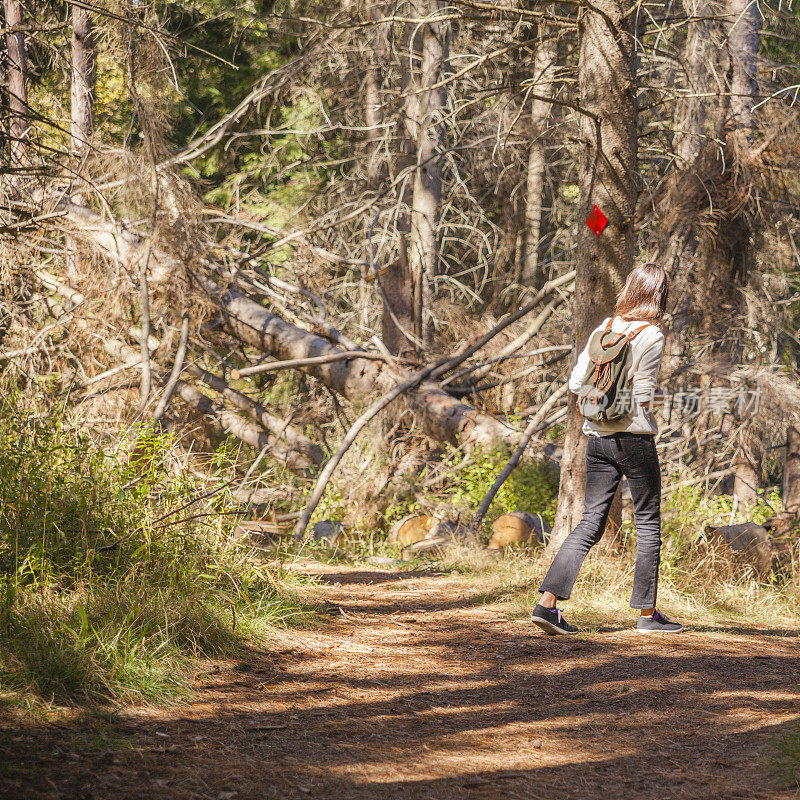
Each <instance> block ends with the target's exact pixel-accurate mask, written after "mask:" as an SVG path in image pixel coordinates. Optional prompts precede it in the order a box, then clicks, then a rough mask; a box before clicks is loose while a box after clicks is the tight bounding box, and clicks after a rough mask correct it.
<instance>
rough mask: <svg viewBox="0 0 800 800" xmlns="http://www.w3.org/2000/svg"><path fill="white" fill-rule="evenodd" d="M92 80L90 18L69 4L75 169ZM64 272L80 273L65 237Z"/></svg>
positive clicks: (83, 146) (83, 145) (90, 118)
mask: <svg viewBox="0 0 800 800" xmlns="http://www.w3.org/2000/svg"><path fill="white" fill-rule="evenodd" d="M94 81H95V51H94V33H93V30H92V18H91V15H90V14H89V12H88V11H87V10H86V9H85V8H80V7H79V6H72V74H71V81H70V99H71V107H70V116H71V127H70V133H71V136H72V142H71V150H72V155H73V156H74V158H75V161H76V162H77V164H76V166H75V170H76V172H79V171H80V169H81V162H82V161H83V159H84V158H85V157H86V154H87V153H88V151H89V142H90V141H91V138H92V134H93V132H94ZM73 199H74V200H75V202H78V203H85V200H84V198H83V197H82V196H81V194H80V193H73ZM66 250H67V275H68V277H69V280H70V281H71V282H72V283H75V282H77V280H78V279H79V278H80V275H81V271H82V270H81V258H80V255H79V252H78V241H77V240H76V239H75V238H74V237H72V236H69V235H68V236H67V237H66Z"/></svg>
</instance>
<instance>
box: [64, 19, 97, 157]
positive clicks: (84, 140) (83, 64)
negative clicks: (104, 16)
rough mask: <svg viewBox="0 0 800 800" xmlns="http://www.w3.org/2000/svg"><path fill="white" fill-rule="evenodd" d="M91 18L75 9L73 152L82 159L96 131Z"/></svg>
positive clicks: (72, 110) (73, 21) (72, 98)
mask: <svg viewBox="0 0 800 800" xmlns="http://www.w3.org/2000/svg"><path fill="white" fill-rule="evenodd" d="M92 27H93V26H92V18H91V15H90V14H89V12H88V11H87V10H86V9H85V8H80V7H78V6H72V80H71V92H70V94H71V101H72V103H71V118H72V125H71V128H70V132H71V134H72V153H73V155H75V156H76V157H77V158H82V157H83V156H84V154H85V153H86V151H87V150H88V148H89V141H90V139H91V138H92V133H93V131H94V78H95V53H94V33H93V30H92Z"/></svg>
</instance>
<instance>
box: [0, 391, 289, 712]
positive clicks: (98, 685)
mask: <svg viewBox="0 0 800 800" xmlns="http://www.w3.org/2000/svg"><path fill="white" fill-rule="evenodd" d="M168 450H169V441H168V440H166V439H164V438H162V437H159V436H155V435H153V434H152V433H149V434H142V435H141V436H140V437H139V440H138V441H137V442H136V447H135V449H134V450H133V452H134V453H135V456H131V457H129V456H128V455H127V451H124V452H118V453H112V452H106V451H104V450H102V449H101V448H99V447H98V446H97V445H96V444H94V443H93V442H92V441H91V440H90V439H89V438H88V437H87V436H86V435H84V434H81V433H80V432H78V431H75V430H71V429H69V428H68V427H67V426H65V425H64V424H63V422H62V420H61V418H59V417H58V416H55V415H54V416H50V417H25V416H23V415H22V414H20V413H18V411H17V409H16V408H14V407H13V405H11V403H9V402H6V403H4V405H3V407H1V408H0V688H6V689H9V688H10V689H16V690H26V691H31V692H33V693H35V694H36V695H37V696H39V697H40V698H43V699H45V700H47V701H56V702H60V703H66V702H74V701H76V700H81V699H90V700H93V701H109V700H112V699H117V698H123V699H136V698H139V699H160V700H163V699H165V698H167V697H169V696H171V695H173V694H175V692H180V691H181V689H182V687H183V685H184V675H185V669H184V668H185V667H188V665H189V664H190V662H191V659H192V658H196V657H199V656H203V657H208V656H218V655H222V654H226V653H233V652H235V651H236V650H237V649H239V648H241V647H242V646H243V645H244V644H245V643H246V642H251V641H254V640H255V639H257V638H258V636H259V634H260V633H261V632H263V630H264V629H265V626H268V625H272V624H277V623H282V622H285V621H286V620H287V619H288V618H290V617H292V616H297V615H299V614H302V613H303V612H302V610H301V608H300V607H299V605H298V604H297V603H296V602H295V601H294V600H292V599H291V597H289V596H288V595H287V594H286V592H285V591H284V590H283V589H281V590H279V589H277V588H276V584H275V577H274V576H273V575H272V574H271V573H270V572H269V571H268V570H267V569H266V568H265V566H264V565H263V564H262V563H261V562H259V561H258V560H257V559H256V558H254V557H253V554H252V553H251V552H250V551H249V550H247V549H246V548H244V547H242V546H239V545H236V544H235V543H232V541H231V539H230V537H229V536H228V529H229V526H230V524H231V523H232V521H233V520H234V519H235V517H233V516H229V515H228V516H226V515H225V513H224V502H223V503H222V505H223V510H222V513H217V512H213V511H212V510H211V509H210V508H209V506H208V505H204V504H203V503H201V502H197V500H196V499H197V498H198V497H199V496H200V495H201V494H202V493H201V492H200V491H197V490H195V487H193V486H192V484H191V482H190V481H189V480H188V479H187V478H186V477H184V476H181V475H177V476H176V475H174V474H173V473H171V472H170V471H169V470H168V469H167V463H166V462H167V458H166V457H167V454H168Z"/></svg>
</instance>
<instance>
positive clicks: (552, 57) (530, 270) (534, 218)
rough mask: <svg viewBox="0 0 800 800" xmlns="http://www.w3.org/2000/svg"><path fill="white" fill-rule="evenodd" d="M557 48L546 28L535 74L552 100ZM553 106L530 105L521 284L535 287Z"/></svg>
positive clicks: (540, 90) (539, 86)
mask: <svg viewBox="0 0 800 800" xmlns="http://www.w3.org/2000/svg"><path fill="white" fill-rule="evenodd" d="M556 57H557V45H556V39H555V37H554V36H553V35H552V32H551V31H550V30H549V29H548V28H547V27H544V26H543V37H542V41H541V42H540V43H539V46H538V47H537V49H536V56H535V58H534V62H533V73H534V79H535V81H536V84H535V86H536V94H537V95H540V96H541V97H544V98H547V97H552V96H553V91H554V83H553V79H554V77H555V72H556ZM551 110H552V104H551V103H548V102H547V101H546V100H543V99H539V98H534V100H533V102H532V105H531V147H530V151H529V153H528V173H527V193H526V197H525V253H524V257H523V264H522V283H523V285H524V286H529V287H535V286H537V285H538V284H539V283H541V280H540V278H541V275H540V267H539V247H540V239H541V231H542V205H543V200H544V170H545V165H546V163H547V162H546V157H547V149H546V148H547V120H548V118H549V117H550V112H551Z"/></svg>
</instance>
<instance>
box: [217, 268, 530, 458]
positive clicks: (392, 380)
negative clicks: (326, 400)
mask: <svg viewBox="0 0 800 800" xmlns="http://www.w3.org/2000/svg"><path fill="white" fill-rule="evenodd" d="M202 283H203V285H204V287H205V288H206V289H207V290H208V291H209V293H210V294H211V296H212V297H213V298H214V300H215V301H216V302H217V304H218V306H219V308H220V310H221V311H222V312H223V325H224V328H225V330H226V331H227V332H228V333H230V334H231V335H232V336H235V337H236V338H237V339H239V340H240V341H241V342H244V343H245V344H248V345H251V346H252V347H255V348H257V349H258V350H261V351H262V352H265V353H269V354H270V355H271V356H273V357H274V358H276V359H279V360H281V361H289V360H298V359H308V358H320V357H322V356H329V355H334V354H339V353H345V352H346V351H344V350H342V349H341V348H340V347H338V346H336V345H334V344H331V342H329V341H328V340H327V339H323V338H322V337H321V336H316V335H315V334H313V333H310V332H309V331H304V330H302V329H300V328H298V327H297V326H295V325H292V324H290V323H288V322H286V321H285V320H283V319H282V318H281V317H279V316H277V314H273V313H271V312H269V311H267V309H265V308H263V307H262V306H260V305H259V304H258V303H256V302H254V301H253V300H250V298H248V297H245V296H244V295H243V294H241V293H239V292H237V291H236V290H234V289H222V288H221V287H219V286H217V285H216V284H215V283H213V281H210V280H203V281H202ZM299 369H301V370H302V371H303V372H305V373H306V374H308V375H312V376H313V377H315V378H317V379H318V380H319V381H321V382H322V383H324V384H325V385H326V386H327V387H328V388H329V389H331V390H332V391H334V392H336V393H337V394H340V395H342V396H343V397H346V398H347V399H348V400H354V401H358V400H365V399H367V398H369V397H370V396H372V395H374V394H375V392H376V390H378V391H383V392H385V391H388V390H390V389H391V387H392V386H394V385H396V384H397V383H398V382H402V380H403V378H404V377H405V376H403V375H398V374H397V373H396V372H395V371H394V370H393V369H391V367H390V366H389V365H388V364H387V363H385V362H382V361H375V360H372V359H365V358H348V359H347V360H343V361H325V362H323V363H312V364H307V365H305V366H303V367H299ZM403 400H404V402H405V403H406V406H407V407H408V408H409V409H410V410H411V411H412V412H413V413H414V416H415V417H416V418H417V420H418V422H419V424H420V427H421V428H422V429H423V431H424V432H425V433H426V434H427V435H428V436H430V437H431V438H432V439H434V440H436V441H439V442H450V443H453V444H458V443H462V444H464V443H467V444H480V445H487V446H490V445H491V444H493V443H496V442H498V441H500V442H506V443H510V442H512V441H515V440H516V439H517V438H518V436H519V433H518V432H517V431H516V430H515V429H514V428H512V427H510V426H509V425H506V424H505V423H504V422H502V421H501V420H498V419H495V418H494V417H492V416H490V415H488V414H484V413H482V412H480V411H477V410H476V409H475V408H473V407H472V406H469V405H467V404H466V403H462V402H460V401H459V400H457V399H455V398H453V397H451V396H450V395H448V394H447V393H446V392H445V391H444V390H443V389H442V388H441V387H440V386H439V385H438V384H436V383H433V382H426V383H423V384H421V385H419V386H417V387H415V388H414V389H412V390H411V391H409V392H407V393H405V394H404V397H403Z"/></svg>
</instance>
